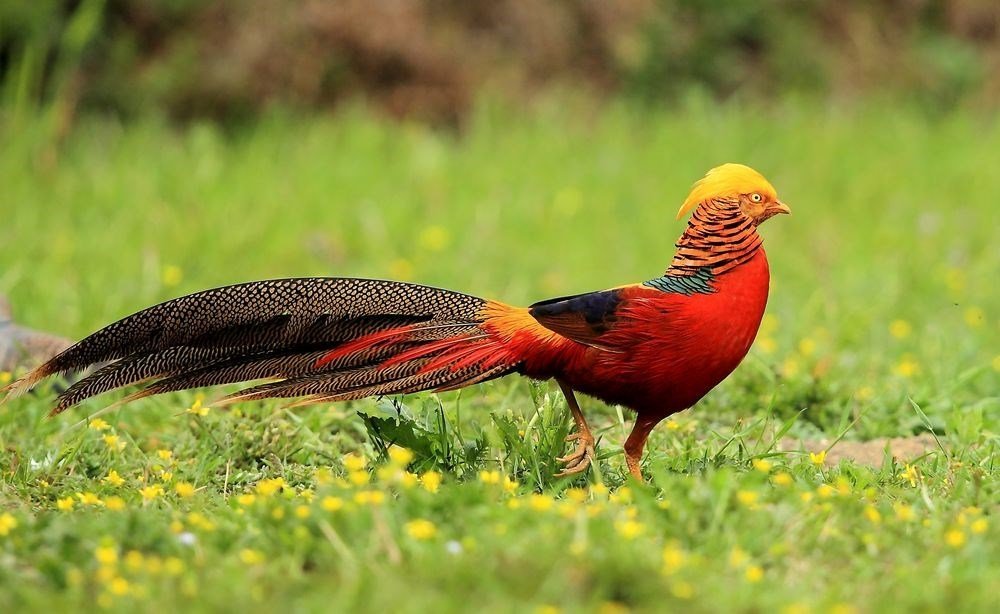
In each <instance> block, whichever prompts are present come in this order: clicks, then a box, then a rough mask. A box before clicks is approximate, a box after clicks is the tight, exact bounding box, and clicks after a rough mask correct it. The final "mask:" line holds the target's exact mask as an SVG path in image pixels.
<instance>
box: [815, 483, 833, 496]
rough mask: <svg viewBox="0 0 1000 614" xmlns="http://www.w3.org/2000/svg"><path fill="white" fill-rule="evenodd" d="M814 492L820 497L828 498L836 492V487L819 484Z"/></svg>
mask: <svg viewBox="0 0 1000 614" xmlns="http://www.w3.org/2000/svg"><path fill="white" fill-rule="evenodd" d="M816 494H817V495H819V498H820V499H829V498H830V497H832V496H833V495H835V494H837V489H836V488H834V487H833V486H830V485H829V484H820V485H819V486H817V487H816Z"/></svg>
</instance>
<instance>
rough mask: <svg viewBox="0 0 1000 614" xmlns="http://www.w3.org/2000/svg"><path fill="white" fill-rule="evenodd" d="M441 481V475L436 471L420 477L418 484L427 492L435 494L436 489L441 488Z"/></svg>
mask: <svg viewBox="0 0 1000 614" xmlns="http://www.w3.org/2000/svg"><path fill="white" fill-rule="evenodd" d="M442 479H443V478H442V476H441V474H440V473H438V472H437V471H428V472H426V473H424V474H423V475H421V476H420V484H421V485H423V487H424V490H426V491H427V492H430V493H436V492H437V491H438V487H440V486H441V481H442Z"/></svg>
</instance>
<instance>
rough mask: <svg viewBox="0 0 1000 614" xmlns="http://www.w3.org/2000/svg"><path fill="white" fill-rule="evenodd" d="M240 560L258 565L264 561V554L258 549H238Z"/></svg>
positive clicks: (247, 563)
mask: <svg viewBox="0 0 1000 614" xmlns="http://www.w3.org/2000/svg"><path fill="white" fill-rule="evenodd" d="M240 560H241V561H243V563H244V564H246V565H259V564H260V563H263V562H264V554H263V553H262V552H261V551H260V550H254V549H252V548H244V549H242V550H240Z"/></svg>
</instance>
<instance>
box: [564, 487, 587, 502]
mask: <svg viewBox="0 0 1000 614" xmlns="http://www.w3.org/2000/svg"><path fill="white" fill-rule="evenodd" d="M563 495H565V497H566V499H568V500H570V501H572V502H573V503H583V502H584V501H586V500H587V491H586V490H584V489H582V488H567V489H566V490H565V491H563Z"/></svg>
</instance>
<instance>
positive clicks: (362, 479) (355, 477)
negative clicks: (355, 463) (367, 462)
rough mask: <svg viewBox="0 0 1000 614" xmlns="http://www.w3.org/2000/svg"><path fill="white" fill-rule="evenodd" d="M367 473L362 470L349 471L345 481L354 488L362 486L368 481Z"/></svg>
mask: <svg viewBox="0 0 1000 614" xmlns="http://www.w3.org/2000/svg"><path fill="white" fill-rule="evenodd" d="M369 477H370V476H369V475H368V472H367V471H365V470H364V469H362V470H360V471H351V472H350V473H348V474H347V479H348V480H350V481H351V484H354V485H355V486H364V485H365V484H367V483H368V480H369Z"/></svg>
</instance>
